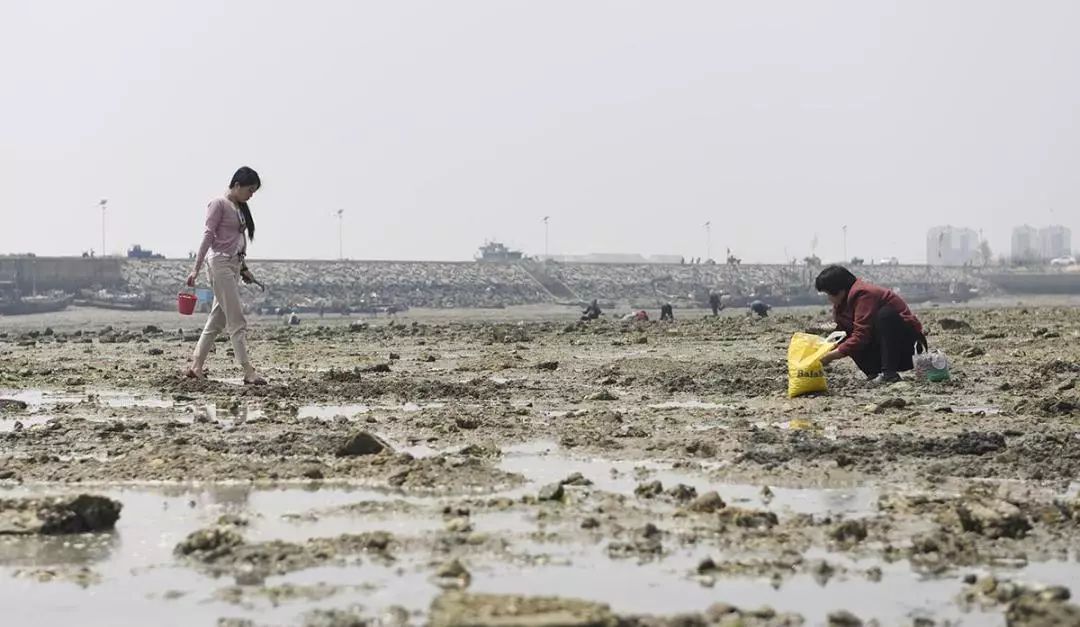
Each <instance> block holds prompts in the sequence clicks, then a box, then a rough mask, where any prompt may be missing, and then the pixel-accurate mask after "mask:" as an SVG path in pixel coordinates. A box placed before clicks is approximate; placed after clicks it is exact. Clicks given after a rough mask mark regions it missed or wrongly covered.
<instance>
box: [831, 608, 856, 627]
mask: <svg viewBox="0 0 1080 627" xmlns="http://www.w3.org/2000/svg"><path fill="white" fill-rule="evenodd" d="M827 624H828V626H829V627H862V625H863V622H862V619H860V618H859V617H858V616H856V615H854V614H852V613H851V612H849V611H847V610H840V611H839V612H830V613H829V617H828V623H827Z"/></svg>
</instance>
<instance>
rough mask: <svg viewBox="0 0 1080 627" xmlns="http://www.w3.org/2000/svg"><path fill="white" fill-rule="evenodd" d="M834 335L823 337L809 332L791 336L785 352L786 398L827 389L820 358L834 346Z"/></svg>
mask: <svg viewBox="0 0 1080 627" xmlns="http://www.w3.org/2000/svg"><path fill="white" fill-rule="evenodd" d="M834 337H835V335H830V336H829V337H828V338H823V337H818V336H816V335H811V334H810V333H796V334H795V335H792V336H791V344H789V345H788V352H787V362H788V388H787V393H788V398H795V397H796V396H802V395H803V394H811V393H813V392H824V391H826V390H828V389H829V388H828V386H827V385H826V384H825V369H824V367H822V365H821V358H822V357H824V356H825V353H828V352H829V351H831V350H832V349H833V348H834V347H835V346H836V341H834V339H833V338H834Z"/></svg>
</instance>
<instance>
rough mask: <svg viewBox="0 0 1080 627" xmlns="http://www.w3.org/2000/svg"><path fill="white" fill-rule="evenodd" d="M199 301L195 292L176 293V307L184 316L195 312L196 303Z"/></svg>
mask: <svg viewBox="0 0 1080 627" xmlns="http://www.w3.org/2000/svg"><path fill="white" fill-rule="evenodd" d="M198 302H199V298H198V297H197V296H195V295H194V294H189V293H187V292H180V293H179V294H177V295H176V309H177V311H179V312H180V315H182V316H190V315H191V314H193V313H195V305H196V304H197V303H198Z"/></svg>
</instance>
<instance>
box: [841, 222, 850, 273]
mask: <svg viewBox="0 0 1080 627" xmlns="http://www.w3.org/2000/svg"><path fill="white" fill-rule="evenodd" d="M840 230H841V231H842V233H843V242H844V263H847V262H848V256H847V225H846V224H845V225H844V226H842V227H840Z"/></svg>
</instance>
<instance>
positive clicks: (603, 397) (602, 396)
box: [585, 388, 619, 401]
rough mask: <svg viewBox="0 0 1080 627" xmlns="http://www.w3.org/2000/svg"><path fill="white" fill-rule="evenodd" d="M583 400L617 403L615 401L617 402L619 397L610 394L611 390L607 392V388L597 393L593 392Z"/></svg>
mask: <svg viewBox="0 0 1080 627" xmlns="http://www.w3.org/2000/svg"><path fill="white" fill-rule="evenodd" d="M585 400H587V401H617V400H619V397H618V396H615V395H614V394H612V393H611V390H608V389H607V388H604V389H603V390H600V391H599V392H594V393H592V394H590V395H588V396H586V397H585Z"/></svg>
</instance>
